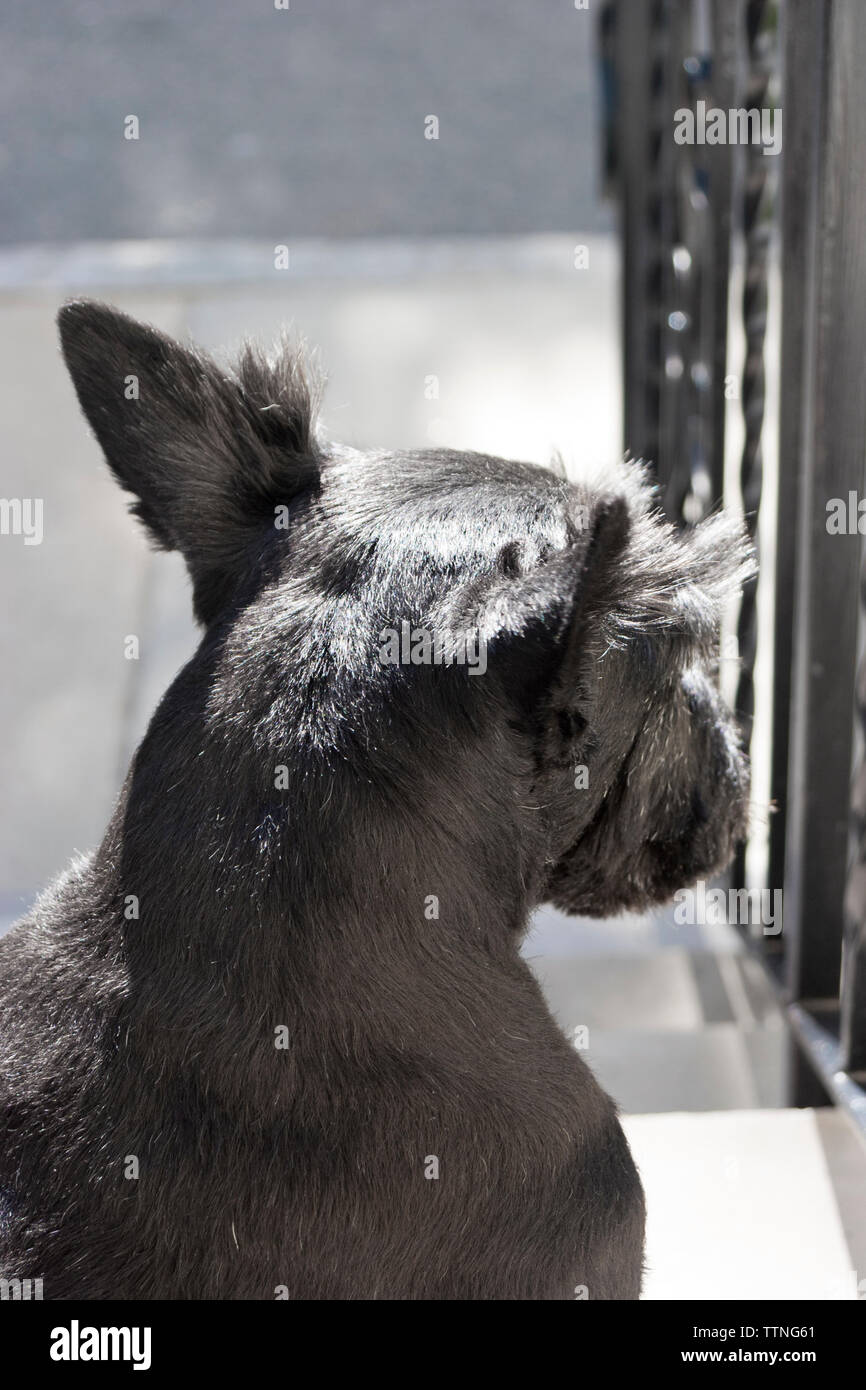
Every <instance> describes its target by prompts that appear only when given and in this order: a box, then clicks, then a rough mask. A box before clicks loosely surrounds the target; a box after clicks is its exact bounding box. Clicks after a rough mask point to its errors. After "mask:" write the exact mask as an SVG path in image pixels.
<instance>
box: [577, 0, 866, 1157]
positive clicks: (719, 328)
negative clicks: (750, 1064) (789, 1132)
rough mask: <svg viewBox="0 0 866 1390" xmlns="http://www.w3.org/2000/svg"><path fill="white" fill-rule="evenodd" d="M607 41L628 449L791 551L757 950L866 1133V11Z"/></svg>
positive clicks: (680, 512) (790, 9)
mask: <svg viewBox="0 0 866 1390" xmlns="http://www.w3.org/2000/svg"><path fill="white" fill-rule="evenodd" d="M601 33H602V57H603V64H604V69H605V77H606V83H605V85H606V92H607V96H608V103H607V109H608V129H607V132H606V135H607V139H606V159H607V164H608V171H607V172H608V180H609V185H610V187H611V189H612V191H613V192H614V194H615V196H616V198H617V201H618V205H619V209H620V213H621V235H622V248H623V313H622V329H623V350H624V381H625V421H624V432H625V445H626V448H627V450H628V451H629V452H630V453H631V454H633V455H635V456H640V457H643V458H646V459H648V460H651V461H652V462H653V464H654V466H655V468H656V470H657V475H658V480H659V484H660V487H661V493H662V497H663V501H664V505H665V508H666V510H667V512H668V514H669V516H671V517H672V518H673V519H675V520H676V521H677V522H678V523H679V524H681V525H684V526H687V525H690V524H692V523H694V522H695V521H697V520H698V519H700V517H701V516H703V515H705V514H706V513H707V512H708V511H709V510H711V509H712V508H713V507H715V506H717V505H718V504H719V503H720V502H722V501H726V502H729V503H731V504H732V505H735V506H739V505H742V507H743V511H744V514H745V517H746V521H747V524H748V527H749V530H750V532H751V534H752V535H753V537H754V538H755V539H756V541H758V540H759V537H760V534H761V532H762V531H763V532H764V534H765V536H766V535H767V534H769V535H770V536H771V538H772V540H773V542H774V545H775V560H774V562H768V563H765V564H764V566H763V570H762V575H761V578H760V580H759V581H758V585H753V586H751V587H750V588H749V590H748V591H747V592H746V593H745V594H744V596H743V601H742V605H741V609H740V613H739V624H738V631H737V648H738V656H739V661H740V666H739V677H738V682H737V690H736V707H737V711H738V714H739V716H740V718H741V720H742V724H743V730H744V736H745V738H746V739H747V740H749V739H751V736H752V729H753V726H754V724H755V723H756V722H758V721H759V719H760V720H761V722H762V727H763V728H764V729H766V730H767V738H766V739H764V740H763V743H762V747H761V748H760V749H759V748H757V747H756V748H755V750H754V751H755V753H756V754H757V753H763V754H765V756H766V759H767V763H768V777H769V787H770V795H771V797H772V801H773V803H774V804H775V808H776V809H775V813H774V814H773V815H772V816H771V819H770V826H769V834H768V837H767V839H766V843H765V845H764V853H763V854H762V856H760V863H759V868H758V870H757V873H758V875H759V877H758V880H757V881H756V880H755V874H756V870H755V855H754V854H753V853H750V854H749V855H748V857H747V855H746V854H745V853H744V854H743V855H742V856H741V858H740V860H739V862H738V863H737V865H736V866H735V876H736V879H737V881H738V885H745V884H746V883H747V882H748V883H750V884H751V885H752V886H756V887H765V888H768V889H770V890H773V889H777V888H781V889H783V904H784V927H783V931H782V933H781V935H780V936H764V935H761V934H760V933H759V934H756V935H750V936H749V939H750V944H751V945H752V946H753V947H754V949H755V950H757V951H758V952H759V953H760V955H761V957H762V959H763V961H764V963H765V966H766V969H767V971H768V973H769V975H770V977H771V978H772V979H773V980H774V981H775V982H776V984H777V986H778V990H779V993H780V997H781V999H782V1002H783V1005H784V1008H785V1012H786V1015H787V1018H788V1020H789V1023H790V1026H791V1030H792V1037H793V1038H794V1040H795V1042H796V1047H795V1049H794V1055H795V1057H796V1064H795V1066H794V1068H793V1071H792V1095H791V1099H792V1101H793V1102H794V1103H797V1104H806V1103H821V1102H822V1101H824V1102H826V1100H827V1098H828V1096H829V1097H830V1098H831V1099H833V1100H835V1101H837V1102H838V1103H841V1104H844V1105H845V1106H846V1108H847V1109H848V1110H849V1112H850V1113H851V1114H852V1115H853V1116H854V1117H855V1119H857V1121H858V1123H859V1125H860V1126H861V1128H862V1129H863V1131H864V1133H866V1090H864V1087H866V764H864V751H863V750H864V736H866V662H864V661H863V660H862V659H861V657H862V650H863V646H864V643H863V632H864V617H863V604H864V602H866V571H864V570H863V534H866V500H863V499H866V95H864V75H866V3H864V0H776V2H775V3H773V0H611V3H608V4H606V5H605V7H604V13H603V18H602V26H601ZM717 111H721V112H722V113H723V115H724V117H725V120H724V121H723V122H719V123H717V125H716V126H715V127H714V134H716V135H718V134H719V132H720V130H723V131H725V133H726V138H725V139H724V140H716V141H715V142H713V141H711V140H710V138H709V134H710V127H709V122H708V119H707V113H710V119H712V113H713V112H717ZM683 113H690V114H689V115H684V114H683ZM740 113H743V114H742V115H741V114H740ZM762 113H768V114H762ZM773 113H775V118H774V117H773ZM743 116H745V119H744V118H743ZM734 117H736V119H733V118H734ZM774 119H775V125H772V124H771V122H772V120H774ZM762 122H764V124H762ZM734 129H736V131H737V132H738V134H739V136H740V138H737V139H734V138H731V132H732V130H734ZM769 129H772V131H773V135H774V139H773V141H772V143H771V144H768V142H767V139H766V136H767V131H768V130H769ZM677 130H679V132H680V135H679V137H678V138H675V131H677ZM776 131H778V133H779V137H780V138H779V140H778V141H776V140H775V133H776ZM689 134H691V136H692V138H691V139H689V138H688V136H689ZM702 134H703V136H704V139H703V140H702V139H701V135H702ZM683 135H685V138H682V137H683ZM743 137H745V138H743ZM776 144H778V145H779V146H780V148H778V149H777V150H776V151H775V152H774V150H773V146H774V145H776ZM768 323H769V325H770V328H771V332H770V333H769V334H768ZM768 396H769V397H771V398H772V399H774V400H777V402H778V405H777V407H774V409H773V411H772V414H769V413H768V409H767V401H768ZM768 436H772V437H773V441H774V447H773V449H772V455H771V456H769V457H768V465H769V464H771V465H772V467H770V466H768V468H767V470H766V474H767V480H768V482H769V480H770V479H772V480H773V483H774V486H773V488H772V490H771V492H770V494H769V496H768V497H766V498H765V497H763V494H764V492H765V488H764V485H763V484H764V472H765V470H764V449H765V447H766V444H767V439H768ZM861 501H862V503H863V515H862V516H861V514H860V510H859V505H860V503H861ZM762 502H763V507H764V513H765V515H763V516H762V510H761V509H762ZM770 506H772V511H773V515H772V516H768V515H766V512H767V509H768V508H769V507H770ZM768 522H769V523H770V531H769V533H768V532H767V530H766V527H767V523H768ZM861 526H862V532H861ZM765 559H766V557H765ZM861 574H862V575H864V579H863V581H862V586H861ZM759 586H761V587H759ZM764 598H766V599H767V601H766V602H762V601H761V600H762V599H764ZM759 611H764V612H768V613H772V618H771V620H770V621H769V622H765V623H764V630H763V631H759V625H758V614H759ZM759 651H763V652H764V653H765V654H766V660H765V669H766V670H768V671H769V670H770V669H771V670H772V675H771V677H770V676H767V678H765V679H763V680H759V681H758V682H757V684H756V681H755V670H756V659H757V657H758V654H759ZM858 661H859V670H858ZM756 742H757V741H756ZM767 742H769V747H768V748H767Z"/></svg>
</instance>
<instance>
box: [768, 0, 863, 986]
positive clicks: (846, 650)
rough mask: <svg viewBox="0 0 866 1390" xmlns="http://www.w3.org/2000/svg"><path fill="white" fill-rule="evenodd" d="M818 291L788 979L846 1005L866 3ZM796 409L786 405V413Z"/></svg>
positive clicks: (793, 761)
mask: <svg viewBox="0 0 866 1390" xmlns="http://www.w3.org/2000/svg"><path fill="white" fill-rule="evenodd" d="M827 8H828V9H829V30H828V45H827V50H826V58H825V60H824V62H823V70H824V73H825V83H824V92H823V111H824V117H823V121H822V125H821V136H820V153H819V169H818V207H819V222H818V236H817V246H816V262H815V263H816V271H817V274H816V275H815V276H814V277H812V278H813V279H814V280H815V286H816V292H815V296H814V301H815V302H814V303H813V304H812V305H811V306H810V309H809V315H810V316H809V319H807V329H806V332H807V334H808V342H809V358H808V363H807V368H806V372H805V381H806V385H807V390H806V392H805V396H804V408H805V411H806V414H805V422H804V426H803V430H804V435H803V445H804V447H803V451H802V470H801V484H800V488H801V502H802V506H801V526H800V536H799V543H798V548H799V554H800V566H799V573H798V585H797V595H796V600H795V610H794V613H795V616H794V629H795V640H794V667H793V704H792V711H793V717H792V724H791V750H790V767H789V785H788V840H787V849H786V856H785V857H786V877H785V934H786V937H787V940H788V960H787V962H786V973H787V984H788V988H789V990H790V993H791V995H792V997H793V998H795V999H806V1000H813V999H824V1000H833V1001H836V1000H838V993H839V980H840V965H841V944H842V912H843V896H844V889H845V881H846V868H847V857H848V815H847V807H848V797H849V784H850V776H851V756H852V743H853V691H854V677H855V663H856V643H857V625H858V570H859V537H857V536H856V535H853V536H852V535H836V534H831V533H830V531H829V530H828V525H827V521H828V512H827V504H828V502H829V501H830V499H833V498H844V499H847V498H848V494H849V491H850V490H852V489H856V488H857V487H858V486H862V482H863V456H864V441H866V237H864V233H863V229H864V227H866V171H864V166H863V159H862V154H863V150H864V149H866V103H864V102H863V100H862V73H863V65H864V64H866V5H863V4H862V0H832V4H828V6H827ZM794 404H795V403H793V402H790V401H784V400H783V403H782V408H783V410H784V409H785V408H792V407H793V405H794Z"/></svg>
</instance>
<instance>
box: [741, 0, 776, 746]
mask: <svg viewBox="0 0 866 1390" xmlns="http://www.w3.org/2000/svg"><path fill="white" fill-rule="evenodd" d="M766 10H767V0H747V4H746V7H745V22H746V36H747V44H748V53H749V68H748V75H747V78H746V88H745V92H744V93H743V103H742V104H743V106H744V107H745V108H746V110H748V111H752V110H758V111H760V110H761V109H762V108H764V107H765V106H766V101H767V87H768V84H769V80H770V72H771V53H770V51H769V47H768V44H767V42H766V39H767V35H766V34H763V33H762V26H763V22H764V18H765V13H766ZM769 177H770V165H769V162H768V160H767V157H766V156H765V154H764V151H763V149H762V147H761V146H760V145H757V144H750V145H749V146H748V147H747V149H746V170H745V180H744V188H743V234H744V236H745V243H746V265H745V281H744V286H743V325H744V328H745V331H746V360H745V364H744V366H743V382H742V403H743V419H744V424H745V441H744V444H743V457H742V461H741V464H740V491H741V493H742V498H743V510H744V512H745V517H746V526H747V527H748V530H749V534H750V536H751V537H752V539H753V540H756V538H757V528H758V511H759V508H760V505H761V489H762V484H763V456H762V452H761V436H762V434H763V429H764V399H765V373H764V336H765V333H766V327H767V275H768V268H769V267H768V259H769V247H770V231H771V227H770V222H769V220H768V218H767V217H766V200H765V195H766V193H767V189H768V180H769ZM737 638H738V648H739V656H740V661H741V668H740V680H739V684H738V686H737V701H736V708H737V713H738V715H739V716H740V718H741V720H742V721H743V726H744V730H745V734H746V738H747V739H748V737H749V735H750V731H751V723H752V715H753V713H754V706H755V690H754V670H755V657H756V655H757V642H758V605H757V580H751V581H750V582H749V583H748V584H747V585H746V587H745V589H744V591H743V599H742V604H741V607H740V619H739V625H738V629H737Z"/></svg>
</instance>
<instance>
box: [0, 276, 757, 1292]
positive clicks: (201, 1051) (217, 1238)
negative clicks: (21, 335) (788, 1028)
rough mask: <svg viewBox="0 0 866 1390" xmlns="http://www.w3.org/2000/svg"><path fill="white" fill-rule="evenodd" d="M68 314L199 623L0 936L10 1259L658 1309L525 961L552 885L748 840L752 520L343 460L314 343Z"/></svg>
mask: <svg viewBox="0 0 866 1390" xmlns="http://www.w3.org/2000/svg"><path fill="white" fill-rule="evenodd" d="M60 330H61V337H62V343H63V351H64V354H65V358H66V362H67V365H68V367H69V370H70V372H71V374H72V378H73V381H74V383H75V387H76V390H77V392H78V396H79V400H80V402H81V405H82V408H83V410H84V413H85V415H86V416H87V418H88V420H89V421H90V423H91V425H92V427H93V429H94V430H95V432H96V435H97V437H98V439H99V442H100V444H101V445H102V447H103V449H104V451H105V455H106V457H107V459H108V462H109V464H110V465H111V467H112V469H113V470H114V472H115V474H116V475H117V478H118V480H119V482H120V483H121V485H122V486H123V487H124V488H127V489H128V490H129V491H131V492H133V493H135V494H136V497H137V500H136V502H135V504H134V510H135V511H136V512H137V514H138V516H139V517H140V518H141V519H142V521H143V522H144V523H145V525H146V526H147V528H148V529H149V531H150V532H151V534H152V536H153V538H154V539H155V541H156V542H157V544H158V545H160V546H163V547H165V548H167V549H173V548H177V549H179V550H181V551H182V552H183V554H184V555H185V557H186V560H187V562H188V565H189V571H190V575H191V578H192V586H193V596H194V604H195V611H196V614H197V616H198V618H199V619H200V621H201V623H202V625H203V627H204V629H205V631H204V636H203V639H202V642H201V645H200V647H199V649H198V652H197V653H196V655H195V656H194V657H193V659H192V660H191V661H190V663H189V665H188V666H186V668H185V669H184V670H183V671H182V672H181V673H180V675H179V676H178V677H177V679H176V680H175V682H174V684H173V685H172V687H171V688H170V690H169V691H168V693H167V695H166V696H165V698H164V699H163V700H162V703H161V704H160V706H159V709H158V710H157V713H156V715H155V716H154V719H153V721H152V723H151V725H150V728H149V730H148V733H147V735H146V737H145V739H144V741H143V743H142V744H141V747H140V748H139V750H138V752H137V754H136V756H135V759H134V762H133V765H132V769H131V771H130V774H129V777H128V779H127V782H126V785H125V787H124V789H123V793H122V795H121V798H120V802H119V804H118V807H117V810H116V812H115V814H114V817H113V819H112V821H111V824H110V826H109V828H108V831H107V833H106V836H105V839H104V841H103V843H102V845H101V846H100V848H99V849H98V850H97V852H96V853H95V854H94V855H93V856H92V857H89V858H87V859H85V860H82V861H80V862H77V863H76V864H74V865H73V867H72V868H71V869H70V870H69V871H68V873H67V874H66V875H65V876H64V877H63V878H62V879H60V881H59V882H58V883H56V884H55V885H54V886H53V887H52V888H50V889H49V890H48V892H47V893H46V894H45V895H44V896H43V897H42V898H41V899H40V900H39V902H38V903H37V905H36V906H35V908H34V909H33V912H32V913H31V914H30V916H29V917H28V918H27V919H25V920H24V921H22V922H21V923H20V924H19V925H18V926H17V928H16V929H15V930H13V931H12V932H11V934H10V935H9V936H8V937H7V938H6V939H5V940H4V941H3V942H2V945H0V980H2V983H0V1037H2V1044H0V1049H2V1056H0V1117H2V1127H3V1135H2V1150H0V1189H2V1194H3V1212H2V1220H0V1273H2V1274H3V1275H4V1276H5V1277H7V1278H14V1277H17V1278H25V1277H31V1278H39V1277H42V1278H43V1280H44V1293H45V1297H47V1298H70V1297H85V1298H111V1297H123V1298H168V1299H171V1298H175V1299H208V1298H210V1299H219V1298H243V1299H273V1298H275V1297H291V1298H312V1299H329V1298H335V1299H339V1298H392V1299H403V1298H406V1299H548V1298H551V1299H562V1298H574V1297H582V1296H587V1295H588V1297H589V1298H591V1299H597V1298H602V1299H604V1298H636V1297H637V1296H638V1293H639V1289H640V1280H641V1261H642V1246H643V1226H644V1211H643V1196H642V1192H641V1187H640V1182H639V1180H638V1176H637V1173H636V1170H635V1167H634V1164H633V1162H632V1159H631V1157H630V1154H629V1151H628V1147H627V1145H626V1141H625V1138H624V1136H623V1133H622V1130H621V1128H620V1125H619V1123H618V1120H617V1117H616V1113H615V1109H614V1106H613V1104H612V1102H611V1101H610V1099H609V1098H608V1097H607V1096H606V1095H605V1094H604V1092H603V1091H602V1090H601V1089H600V1087H599V1086H598V1085H597V1083H596V1082H595V1080H594V1079H593V1077H592V1075H591V1073H590V1072H589V1070H588V1068H587V1067H586V1065H585V1064H584V1062H583V1061H582V1060H581V1058H580V1056H578V1054H577V1053H576V1052H575V1051H574V1050H573V1049H572V1047H571V1046H570V1045H569V1043H568V1042H567V1040H566V1039H565V1037H564V1036H563V1035H562V1033H561V1032H560V1031H559V1029H558V1028H557V1026H556V1025H555V1023H554V1022H553V1020H552V1018H551V1016H550V1014H549V1012H548V1010H547V1008H546V1006H545V1004H544V1001H543V999H542V996H541V993H540V991H539V987H538V985H537V984H536V982H535V979H534V978H533V976H532V974H531V973H530V971H529V969H528V968H527V966H526V964H525V963H524V961H523V960H522V959H521V957H520V955H519V954H518V948H519V945H520V941H521V937H522V935H523V932H524V930H525V927H526V923H527V916H528V914H529V912H530V910H531V909H532V908H533V907H534V906H535V905H536V904H538V903H541V902H543V901H545V900H552V901H553V902H554V903H557V904H558V905H560V906H561V907H562V908H564V909H566V910H567V911H569V912H576V913H588V914H597V915H605V914H610V913H613V912H616V911H618V910H620V909H625V908H643V907H645V906H647V905H648V904H651V903H656V902H659V901H661V900H663V899H665V898H667V897H669V896H670V895H671V894H672V893H673V892H674V891H675V890H676V889H677V888H678V887H680V886H682V885H684V884H686V883H688V882H690V881H692V880H694V879H695V878H696V877H697V876H699V875H705V876H709V875H710V874H712V873H713V872H714V871H715V870H717V869H718V868H719V867H720V866H722V865H723V864H725V863H726V861H727V860H728V859H729V857H730V855H731V852H732V848H733V846H734V844H735V842H736V840H737V839H738V838H739V837H740V836H741V835H742V834H743V832H744V819H745V802H746V784H747V777H746V771H745V766H744V762H743V760H742V757H741V755H740V753H739V751H738V748H737V742H736V738H735V735H734V732H733V728H732V725H731V723H730V721H729V717H728V716H727V714H726V712H725V711H724V709H723V708H722V707H721V705H720V702H719V699H718V697H717V695H716V692H715V688H714V684H713V681H712V680H711V679H710V677H709V670H708V665H709V662H710V660H711V656H712V648H713V645H714V644H715V642H716V640H717V628H718V620H719V614H720V610H721V607H722V605H723V603H724V602H725V601H726V600H727V598H728V597H729V595H730V594H731V593H732V592H733V591H734V590H735V589H736V587H737V585H738V584H739V583H740V582H741V580H742V579H743V578H744V577H745V575H746V574H747V572H748V569H749V561H748V559H747V557H746V552H745V550H744V547H743V544H742V542H741V539H740V535H739V531H738V529H737V527H736V526H735V525H734V524H733V523H731V522H730V521H728V520H726V519H724V518H715V519H713V520H711V521H710V522H708V523H706V524H705V525H703V526H701V527H698V528H697V529H696V530H695V531H694V532H693V533H692V534H691V535H689V536H687V537H679V536H677V535H676V534H675V533H674V531H673V530H672V529H671V528H669V527H667V526H666V525H664V524H663V523H662V522H661V521H660V520H659V519H658V518H657V517H656V516H655V515H654V514H653V512H652V506H651V501H650V498H649V492H648V489H647V488H646V486H645V485H644V483H643V480H642V477H641V476H640V474H639V472H638V470H636V469H635V468H625V467H624V468H623V469H622V470H621V471H619V472H618V473H617V474H616V475H615V476H614V478H613V480H612V481H611V483H610V485H609V487H606V488H595V489H588V488H581V487H577V486H573V485H570V484H568V483H567V482H565V481H564V480H563V479H560V478H558V477H556V476H555V475H554V474H553V473H551V472H548V471H547V470H544V469H541V468H536V467H532V466H529V465H526V464H520V463H509V462H504V461H503V460H501V459H496V458H488V457H486V456H484V455H479V454H460V453H453V452H450V451H445V450H441V451H440V450H436V451H430V452H420V453H417V454H389V453H384V452H382V453H365V454H361V453H357V452H355V451H353V450H350V449H344V448H335V447H332V446H330V445H327V444H325V443H323V442H322V441H320V439H319V438H318V437H317V435H316V433H315V431H314V420H313V409H312V403H311V394H310V390H309V388H308V385H307V383H306V380H305V377H304V374H303V371H302V368H301V366H300V364H299V362H298V361H297V360H296V358H295V357H293V356H292V354H290V353H288V352H284V353H283V354H282V355H281V358H280V360H278V361H276V362H275V363H273V364H269V363H267V362H266V361H265V360H264V359H263V358H262V357H260V356H259V355H258V354H257V353H256V352H254V351H252V350H247V351H246V353H245V354H244V355H243V356H242V358H241V360H240V363H239V365H238V367H237V371H236V373H234V374H228V373H226V372H223V371H222V370H221V369H219V368H218V367H217V366H216V365H215V364H214V363H213V362H212V361H211V360H209V359H208V358H206V357H204V356H203V355H200V354H199V353H197V352H194V351H191V350H188V349H186V348H182V347H180V346H178V345H177V344H175V343H173V342H171V341H170V340H169V339H167V338H165V337H164V336H163V335H162V334H161V333H158V332H156V331H155V330H153V329H151V328H148V327H144V326H142V325H140V324H138V323H135V322H133V321H132V320H130V319H129V318H126V317H125V316H124V315H122V314H120V313H117V312H115V311H114V310H112V309H110V308H107V307H104V306H101V305H98V304H92V303H74V304H70V305H68V306H67V307H66V308H65V309H63V310H62V311H61V315H60ZM130 376H134V377H136V378H137V379H138V383H139V391H138V398H137V399H133V400H129V399H127V395H128V394H130V393H129V391H128V390H127V387H126V385H125V383H127V381H128V378H129V377H130ZM132 394H134V393H132ZM404 624H406V625H407V626H404ZM466 633H471V634H474V645H473V643H463V645H461V640H459V639H458V638H456V637H455V636H454V634H466ZM394 634H398V640H397V641H396V643H395V641H394ZM407 634H408V640H409V643H410V644H411V651H410V660H409V661H408V662H406V661H405V660H404V658H405V656H406V651H407V649H406V641H405V639H406V637H407ZM425 634H426V636H425ZM443 634H444V636H443ZM437 638H438V639H439V640H438V644H437V640H436V639H437ZM389 644H390V645H389ZM389 652H390V656H389ZM395 653H397V655H396V656H395ZM482 656H483V660H482ZM473 677H475V678H473ZM575 769H578V774H577V775H576V774H575Z"/></svg>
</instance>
